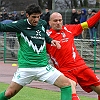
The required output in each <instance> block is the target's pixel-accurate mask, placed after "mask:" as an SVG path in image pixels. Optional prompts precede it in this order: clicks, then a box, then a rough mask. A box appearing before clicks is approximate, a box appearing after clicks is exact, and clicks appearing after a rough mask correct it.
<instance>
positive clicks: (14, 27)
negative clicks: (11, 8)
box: [0, 21, 20, 32]
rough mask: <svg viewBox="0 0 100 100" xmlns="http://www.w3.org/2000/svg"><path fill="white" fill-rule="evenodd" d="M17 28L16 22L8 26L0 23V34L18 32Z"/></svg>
mask: <svg viewBox="0 0 100 100" xmlns="http://www.w3.org/2000/svg"><path fill="white" fill-rule="evenodd" d="M18 27H19V25H18V23H17V21H14V22H12V23H9V24H2V23H0V31H1V32H19V29H20V28H18Z"/></svg>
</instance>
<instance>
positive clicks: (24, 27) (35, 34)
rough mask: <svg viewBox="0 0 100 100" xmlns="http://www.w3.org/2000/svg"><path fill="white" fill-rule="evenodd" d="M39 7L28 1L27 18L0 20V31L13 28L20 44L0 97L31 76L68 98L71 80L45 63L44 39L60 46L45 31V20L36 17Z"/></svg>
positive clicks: (15, 90) (64, 99)
mask: <svg viewBox="0 0 100 100" xmlns="http://www.w3.org/2000/svg"><path fill="white" fill-rule="evenodd" d="M40 15H41V8H40V7H39V6H38V5H36V4H32V5H29V6H28V7H27V9H26V16H27V19H22V20H18V21H14V22H12V23H10V24H1V23H0V31H3V32H16V33H17V37H18V41H19V44H20V48H19V51H18V66H19V67H18V69H17V71H16V73H15V74H14V77H13V79H12V82H11V84H10V85H9V87H8V88H7V89H6V90H5V91H4V92H2V93H0V100H8V99H10V98H11V97H13V96H14V95H16V94H17V93H18V92H19V91H20V90H21V89H22V88H23V86H25V85H26V84H29V83H31V82H32V80H38V81H44V82H48V83H50V84H53V85H55V86H57V87H59V88H60V89H61V100H72V96H71V95H72V93H71V84H70V82H69V80H68V78H66V77H65V76H64V75H63V74H62V73H61V72H59V71H58V70H56V69H55V68H54V67H52V66H51V65H49V64H48V57H47V52H46V43H49V44H51V45H53V46H55V48H56V47H57V48H58V49H60V48H61V47H60V44H59V42H58V41H56V40H53V39H51V38H50V37H49V36H48V35H47V34H46V25H47V24H46V22H45V21H44V20H41V19H40Z"/></svg>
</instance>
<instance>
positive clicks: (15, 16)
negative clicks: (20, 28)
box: [12, 11, 19, 21]
mask: <svg viewBox="0 0 100 100" xmlns="http://www.w3.org/2000/svg"><path fill="white" fill-rule="evenodd" d="M12 20H13V21H17V20H19V16H18V14H17V12H16V11H13V12H12Z"/></svg>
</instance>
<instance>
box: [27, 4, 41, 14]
mask: <svg viewBox="0 0 100 100" xmlns="http://www.w3.org/2000/svg"><path fill="white" fill-rule="evenodd" d="M41 11H42V10H41V7H40V6H39V5H37V4H31V5H29V6H28V7H27V8H26V13H28V14H29V15H31V14H33V13H38V14H41Z"/></svg>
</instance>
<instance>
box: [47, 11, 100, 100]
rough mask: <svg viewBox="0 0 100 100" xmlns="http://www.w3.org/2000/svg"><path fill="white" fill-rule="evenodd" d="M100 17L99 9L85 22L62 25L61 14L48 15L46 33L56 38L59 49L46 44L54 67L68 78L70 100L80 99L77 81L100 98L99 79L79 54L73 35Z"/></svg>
mask: <svg viewBox="0 0 100 100" xmlns="http://www.w3.org/2000/svg"><path fill="white" fill-rule="evenodd" d="M99 19H100V11H99V12H98V13H97V14H96V15H94V16H93V17H91V18H90V19H88V20H87V21H86V22H83V23H81V24H77V25H71V24H69V25H63V20H62V15H61V14H60V13H58V12H54V13H52V14H51V16H50V21H49V24H50V26H51V29H50V30H49V31H47V34H48V35H49V36H50V37H51V38H53V39H55V40H58V41H59V42H60V44H61V49H56V48H55V47H53V46H52V45H50V44H47V52H48V53H49V55H50V57H51V59H52V61H53V64H54V66H55V68H57V69H58V70H59V71H61V72H62V73H63V74H64V75H65V76H66V77H68V78H69V80H70V81H71V84H72V100H80V99H79V97H78V96H77V93H76V89H75V88H76V85H77V83H78V84H79V85H80V86H81V87H82V89H83V90H84V91H86V92H91V91H95V92H96V93H97V94H98V100H100V79H99V78H98V77H97V76H96V75H95V74H94V72H93V71H92V69H90V68H89V67H88V66H87V65H86V63H85V62H84V60H83V59H82V57H81V56H80V55H79V53H78V51H77V49H76V46H75V44H74V37H75V36H78V35H79V34H81V33H82V31H83V30H84V29H87V28H90V27H92V26H93V25H94V24H95V23H96V22H97V21H99Z"/></svg>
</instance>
